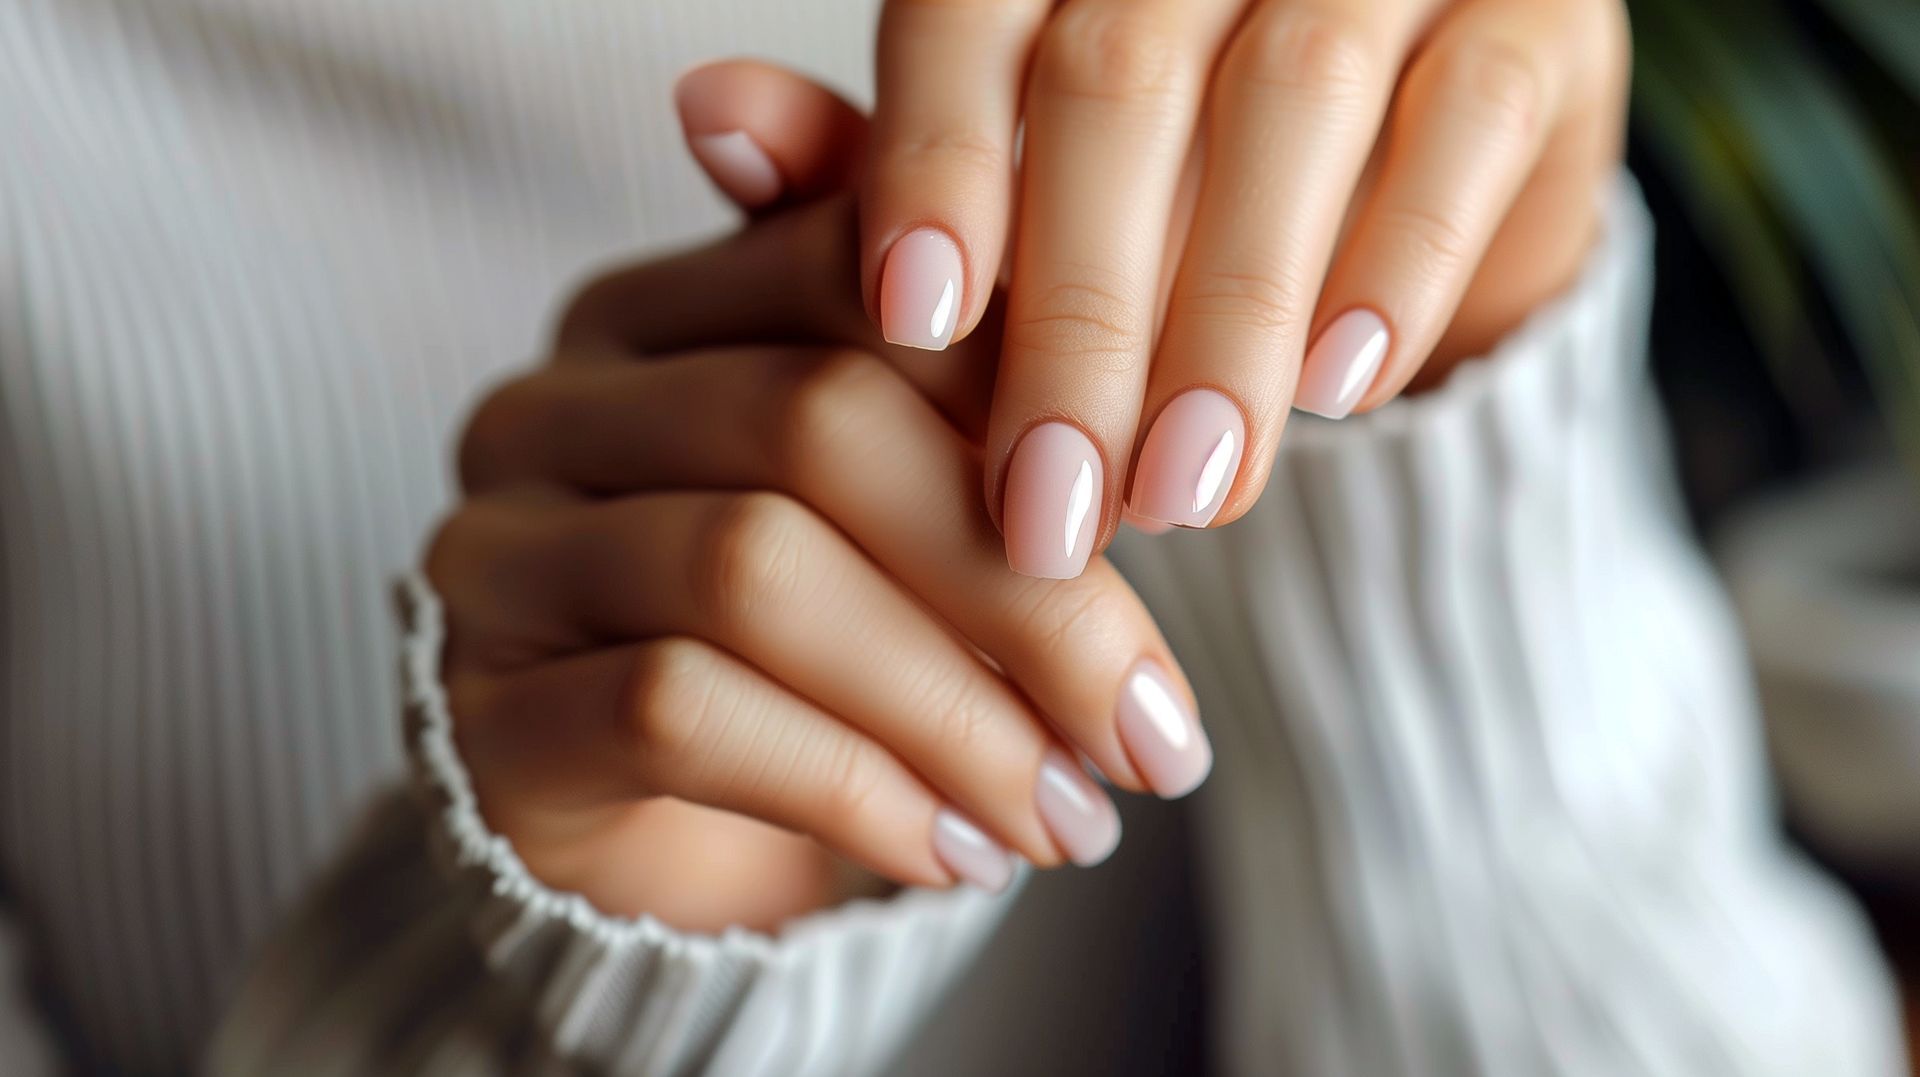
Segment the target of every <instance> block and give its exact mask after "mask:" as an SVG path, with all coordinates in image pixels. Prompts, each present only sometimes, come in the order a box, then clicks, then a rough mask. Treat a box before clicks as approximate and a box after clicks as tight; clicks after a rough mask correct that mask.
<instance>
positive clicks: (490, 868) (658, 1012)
mask: <svg viewBox="0 0 1920 1077" xmlns="http://www.w3.org/2000/svg"><path fill="white" fill-rule="evenodd" d="M399 590H400V594H401V599H402V602H401V605H402V610H403V617H404V621H405V631H406V634H405V640H404V653H403V661H404V663H405V668H404V670H403V672H402V676H403V683H404V686H405V692H406V717H407V739H408V743H409V746H410V748H411V751H412V756H413V762H414V770H415V775H416V778H417V782H418V786H419V788H420V790H421V791H422V792H423V794H424V795H425V797H426V798H427V799H428V801H429V802H430V807H431V808H432V811H431V813H430V814H431V817H432V819H433V824H432V825H433V834H432V838H433V841H434V843H435V845H436V846H437V852H438V854H439V855H438V859H439V860H440V861H441V862H442V864H443V865H444V866H445V868H446V869H447V870H448V871H449V872H450V873H451V875H452V877H453V879H454V881H455V883H456V885H457V886H458V887H459V888H460V889H461V891H462V892H463V893H464V894H465V895H466V896H467V897H468V898H470V899H471V901H472V903H473V909H472V915H471V917H470V920H471V928H472V934H473V938H474V941H475V943H476V944H477V945H478V947H479V949H480V951H481V952H482V954H483V956H484V958H485V960H486V963H487V965H488V966H489V967H490V968H491V969H492V970H493V971H494V972H495V973H496V974H498V975H500V976H502V977H504V978H506V979H508V980H509V981H512V982H513V983H515V984H516V985H517V986H518V987H519V988H520V989H521V992H522V994H523V997H525V998H526V999H527V1000H528V1002H529V1003H530V1005H532V1006H533V1008H534V1011H535V1018H536V1021H537V1023H538V1025H539V1027H540V1028H541V1029H542V1030H543V1032H545V1033H546V1034H547V1035H548V1036H549V1037H550V1038H551V1046H552V1048H553V1049H554V1050H555V1051H556V1052H557V1053H558V1054H559V1055H560V1056H561V1057H564V1058H568V1059H571V1060H575V1061H581V1062H586V1063H590V1064H592V1065H593V1066H595V1067H596V1068H601V1069H604V1070H606V1071H608V1072H617V1073H623V1074H625V1073H644V1074H656V1073H658V1074H669V1073H671V1074H678V1073H687V1072H704V1073H724V1074H729V1075H732V1074H741V1075H751V1074H762V1073H764V1074H780V1075H798V1074H813V1073H819V1074H835V1075H839V1074H860V1073H867V1072H872V1071H874V1070H876V1069H877V1068H879V1067H880V1066H882V1065H884V1064H885V1062H886V1060H887V1059H888V1058H889V1057H890V1056H891V1055H892V1053H893V1052H894V1051H895V1050H896V1049H897V1047H898V1046H899V1045H900V1044H901V1042H903V1040H904V1038H905V1037H906V1035H908V1034H909V1033H911V1032H912V1030H913V1029H914V1027H915V1026H917V1025H918V1024H919V1023H920V1020H921V1019H922V1017H923V1016H924V1015H925V1013H926V1011H927V1010H928V1009H929V1008H930V1007H931V1006H932V1005H934V1004H935V1003H936V1002H937V1000H938V998H939V996H940V994H941V992H942V991H943V990H944V989H945V987H946V986H947V985H948V984H949V982H950V981H951V980H952V979H953V978H954V977H955V976H956V974H957V973H958V972H959V971H960V970H962V969H963V968H965V967H966V965H967V964H968V963H969V962H970V961H971V960H972V958H973V957H974V955H975V954H976V952H977V951H978V950H979V949H980V948H981V946H982V945H983V944H984V942H985V940H986V939H987V938H988V937H989V936H990V935H991V933H992V931H993V929H994V927H995V926H996V925H997V923H998V922H999V920H1000V918H1001V916H1002V915H1003V914H1004V912H1005V910H1006V908H1007V907H1008V905H1009V904H1010V903H1011V899H1012V895H1013V893H1014V892H1016V891H1017V889H1018V887H1017V886H1016V887H1013V888H1009V892H1008V893H1007V894H1005V895H1002V896H999V897H993V896H989V895H986V894H984V893H981V892H979V891H977V890H973V889H970V888H965V887H962V888H957V889H954V890H950V891H944V892H934V891H924V890H909V891H906V892H903V893H901V894H899V895H898V896H896V897H893V898H891V899H888V900H884V901H874V900H855V901H850V902H848V903H846V904H845V905H842V906H839V907H836V908H833V909H830V910H827V911H824V912H820V913H817V914H814V915H811V916H808V917H805V918H803V919H800V920H797V921H794V922H791V923H789V924H788V925H786V927H785V928H783V929H782V931H781V932H780V933H779V934H778V935H777V936H769V935H766V934H762V933H759V932H755V931H748V930H744V929H734V930H729V931H726V932H724V933H721V934H718V935H707V934H696V933H691V932H685V931H680V930H676V929H675V928H673V927H670V926H668V925H666V924H664V923H662V922H660V921H659V920H657V919H654V918H652V917H650V916H641V917H638V918H632V919H629V918H624V917H615V916H609V915H606V914H604V913H602V912H600V911H599V910H597V909H595V908H594V907H593V906H592V905H591V904H590V903H589V902H588V901H587V900H586V899H585V898H583V897H581V896H580V895H578V894H572V893H563V892H560V891H556V890H554V889H551V888H549V887H547V886H546V885H544V884H543V883H541V882H540V881H539V880H538V879H536V878H534V877H533V875H532V874H531V873H529V872H528V870H527V868H526V866H525V865H524V864H523V863H522V862H521V860H520V857H519V856H518V855H516V854H515V852H514V850H513V847H512V845H511V844H510V843H509V842H508V841H507V840H506V839H505V838H503V837H501V836H500V835H498V834H496V833H494V832H493V831H492V830H491V829H489V828H488V826H487V823H486V820H485V819H484V818H482V816H481V813H480V810H479V806H478V803H477V801H476V800H475V797H474V792H473V787H472V783H471V781H470V780H469V777H468V774H467V770H466V768H465V766H464V764H463V763H462V761H461V759H460V756H459V753H458V751H457V750H456V748H455V745H454V739H453V724H452V721H453V720H452V716H451V714H450V713H449V711H448V706H447V698H446V694H445V691H444V689H443V687H442V685H441V682H440V677H439V668H440V651H441V646H442V641H443V638H444V631H443V625H442V620H441V607H440V603H439V599H438V598H437V596H436V595H435V594H434V593H433V591H432V589H431V588H430V586H429V585H428V584H427V582H426V581H425V579H424V578H422V577H420V576H419V575H417V574H416V575H411V576H409V577H407V578H405V579H403V580H402V581H401V583H400V586H399Z"/></svg>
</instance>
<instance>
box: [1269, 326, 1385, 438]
mask: <svg viewBox="0 0 1920 1077" xmlns="http://www.w3.org/2000/svg"><path fill="white" fill-rule="evenodd" d="M1390 343H1392V339H1391V338H1390V337H1389V336H1388V334H1387V323H1386V322H1383V321H1381V320H1380V316H1379V315H1378V314H1375V313H1374V312H1372V311H1370V310H1365V309H1355V310H1350V311H1348V312H1346V313H1345V314H1342V315H1341V316H1340V317H1338V318H1335V319H1334V320H1333V324H1332V325H1329V326H1327V328H1326V330H1325V331H1324V332H1322V333H1321V334H1320V339H1319V340H1317V341H1315V342H1314V344H1313V347H1312V348H1310V349H1308V351H1307V358H1306V361H1305V363H1304V364H1303V366H1302V370H1301V372H1300V387H1299V388H1298V389H1297V390H1295V391H1294V394H1293V406H1294V407H1296V408H1299V409H1300V410H1301V411H1310V412H1312V413H1314V414H1315V415H1322V416H1325V417H1326V418H1329V419H1344V418H1346V417H1347V415H1348V414H1349V413H1351V412H1352V411H1353V407H1354V405H1355V404H1358V403H1360V398H1361V397H1363V396H1366V395H1367V389H1368V388H1370V387H1371V386H1372V385H1373V376H1374V374H1376V373H1377V372H1379V370H1380V361H1381V360H1382V359H1385V358H1386V357H1387V346H1388V345H1389V344H1390Z"/></svg>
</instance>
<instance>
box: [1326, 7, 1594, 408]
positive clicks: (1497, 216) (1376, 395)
mask: <svg viewBox="0 0 1920 1077" xmlns="http://www.w3.org/2000/svg"><path fill="white" fill-rule="evenodd" d="M1562 7H1563V5H1562V4H1560V3H1540V2H1538V0H1473V2H1471V3H1469V4H1467V5H1465V6H1463V7H1461V8H1458V9H1457V10H1455V11H1453V12H1450V13H1449V14H1448V16H1447V17H1446V18H1445V20H1444V21H1443V22H1442V23H1441V24H1440V26H1439V27H1438V28H1437V29H1436V30H1435V32H1434V33H1433V35H1432V37H1431V38H1430V39H1429V40H1428V42H1427V43H1426V45H1425V46H1424V47H1423V48H1422V49H1421V51H1420V52H1419V53H1418V54H1417V55H1416V56H1415V58H1414V60H1413V62H1412V63H1411V65H1409V67H1408V70H1407V74H1406V77H1405V78H1404V79H1403V80H1402V82H1401V85H1400V89H1399V91H1398V93H1397V95H1396V99H1395V102H1394V114H1393V120H1392V121H1391V123H1390V125H1389V130H1388V132H1387V136H1386V146H1385V159H1384V162H1383V164H1382V167H1381V173H1380V180H1379V182H1378V183H1377V184H1376V185H1375V187H1374V189H1373V190H1372V191H1371V192H1369V194H1368V196H1367V198H1366V201H1365V202H1364V204H1363V205H1362V206H1361V207H1360V210H1359V212H1358V214H1357V215H1356V218H1355V223H1354V227H1353V233H1352V236H1351V237H1350V238H1349V240H1348V242H1347V244H1346V246H1345V249H1344V250H1343V251H1342V252H1341V253H1340V256H1339V257H1338V258H1337V259H1336V261H1335V264H1334V266H1333V270H1332V272H1331V273H1330V274H1329V276H1328V279H1327V285H1326V289H1325V291H1324V292H1323V294H1322V295H1321V299H1320V305H1319V310H1318V312H1317V313H1316V316H1315V329H1314V339H1313V344H1312V346H1311V347H1310V348H1309V350H1308V352H1307V357H1306V360H1305V363H1304V366H1303V369H1302V372H1301V381H1300V386H1299V390H1298V392H1297V393H1296V394H1295V397H1294V406H1296V407H1299V408H1302V409H1304V410H1306V411H1310V412H1313V413H1315V414H1318V415H1324V416H1327V417H1329V418H1336V419H1337V418H1342V417H1344V416H1346V415H1347V414H1349V413H1350V412H1352V411H1353V410H1354V409H1355V408H1356V407H1359V406H1366V407H1373V406H1377V405H1378V404H1380V403H1382V402H1383V401H1385V400H1387V399H1389V398H1391V397H1392V396H1393V395H1394V394H1396V393H1398V392H1399V391H1400V389H1401V388H1402V387H1404V386H1405V385H1406V383H1407V381H1408V380H1409V379H1410V378H1412V376H1413V374H1414V372H1415V371H1417V370H1419V368H1420V366H1421V364H1422V363H1424V362H1425V361H1426V359H1427V357H1428V356H1429V355H1430V354H1431V353H1432V351H1433V348H1434V345H1435V344H1436V343H1437V342H1438V341H1439V339H1440V336H1441V334H1442V333H1443V332H1444V331H1445V330H1446V327H1447V324H1448V322H1450V321H1451V320H1452V318H1453V313H1454V311H1455V309H1456V308H1457V307H1458V306H1459V303H1460V297H1461V296H1462V294H1464V293H1465V291H1466V289H1467V285H1468V283H1469V282H1470V281H1471V280H1472V278H1473V273H1474V269H1475V267H1477V266H1478V265H1479V263H1480V259H1481V257H1482V256H1483V255H1484V254H1485V253H1486V250H1487V245H1488V243H1489V242H1490V241H1491V240H1492V238H1493V236H1494V233H1495V232H1496V231H1497V230H1498V229H1499V227H1500V222H1501V221H1502V219H1504V218H1505V216H1506V214H1507V211H1508V209H1509V208H1510V207H1511V206H1512V205H1513V201H1514V197H1515V196H1516V195H1517V194H1518V193H1519V191H1520V188H1521V185H1522V184H1523V183H1524V182H1525V180H1526V178H1527V174H1528V173H1529V172H1530V171H1531V170H1532V169H1533V167H1534V164H1535V162H1536V161H1537V160H1539V157H1540V151H1541V147H1542V145H1543V144H1544V142H1545V140H1546V137H1547V134H1548V132H1549V131H1550V130H1551V129H1552V127H1553V125H1554V123H1555V121H1556V118H1557V116H1558V115H1559V110H1560V107H1561V104H1562V101H1561V98H1562V95H1563V92H1564V90H1565V87H1566V85H1567V81H1566V79H1567V74H1568V72H1569V70H1570V68H1571V65H1572V64H1573V63H1575V62H1576V59H1575V57H1574V52H1576V51H1577V47H1576V42H1574V41H1571V40H1569V39H1568V31H1569V29H1570V28H1571V27H1572V26H1573V25H1574V24H1573V23H1572V22H1571V21H1570V20H1568V19H1567V18H1566V17H1565V12H1564V11H1563V10H1561V9H1562Z"/></svg>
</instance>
